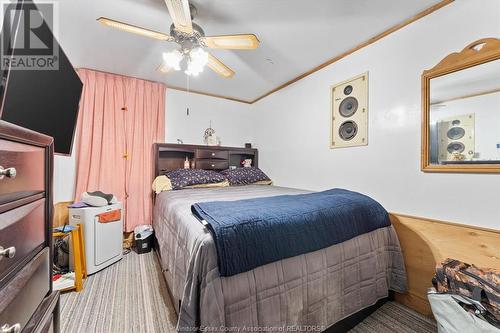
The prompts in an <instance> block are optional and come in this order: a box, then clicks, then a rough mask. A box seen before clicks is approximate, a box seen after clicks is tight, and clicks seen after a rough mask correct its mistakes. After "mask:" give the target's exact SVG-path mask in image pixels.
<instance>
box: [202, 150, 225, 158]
mask: <svg viewBox="0 0 500 333" xmlns="http://www.w3.org/2000/svg"><path fill="white" fill-rule="evenodd" d="M196 158H208V159H216V160H227V159H229V152H228V151H221V150H215V149H196Z"/></svg>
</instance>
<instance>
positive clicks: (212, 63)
mask: <svg viewBox="0 0 500 333" xmlns="http://www.w3.org/2000/svg"><path fill="white" fill-rule="evenodd" d="M208 67H210V69H211V70H213V71H214V72H215V73H217V74H219V75H220V76H223V77H225V78H230V77H232V76H233V75H234V71H233V70H232V69H231V68H229V67H227V66H226V65H224V64H223V63H222V62H221V61H220V60H219V59H217V58H216V57H214V56H213V55H211V54H210V53H209V54H208Z"/></svg>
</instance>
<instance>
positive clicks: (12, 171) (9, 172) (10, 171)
mask: <svg viewBox="0 0 500 333" xmlns="http://www.w3.org/2000/svg"><path fill="white" fill-rule="evenodd" d="M4 176H7V178H16V176H17V171H16V168H7V169H4V168H3V167H2V166H0V179H3V177H4Z"/></svg>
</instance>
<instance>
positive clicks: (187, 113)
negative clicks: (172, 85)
mask: <svg viewBox="0 0 500 333" xmlns="http://www.w3.org/2000/svg"><path fill="white" fill-rule="evenodd" d="M186 77H187V99H188V107H187V108H186V116H189V75H186Z"/></svg>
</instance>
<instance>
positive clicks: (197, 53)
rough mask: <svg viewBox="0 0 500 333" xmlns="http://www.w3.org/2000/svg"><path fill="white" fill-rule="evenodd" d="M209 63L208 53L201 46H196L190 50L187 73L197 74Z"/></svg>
mask: <svg viewBox="0 0 500 333" xmlns="http://www.w3.org/2000/svg"><path fill="white" fill-rule="evenodd" d="M207 63H208V53H207V52H205V51H204V50H203V49H202V48H201V47H196V48H194V49H192V50H191V51H190V52H189V58H188V67H187V69H186V71H185V73H186V74H187V75H192V76H197V75H198V74H200V73H201V72H203V69H204V68H205V66H206V65H207Z"/></svg>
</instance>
